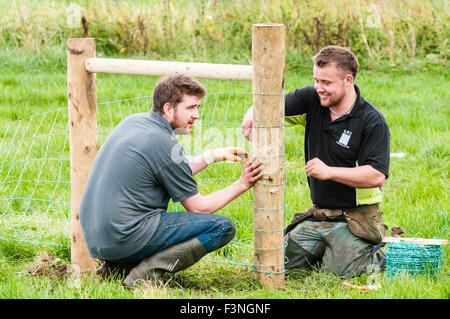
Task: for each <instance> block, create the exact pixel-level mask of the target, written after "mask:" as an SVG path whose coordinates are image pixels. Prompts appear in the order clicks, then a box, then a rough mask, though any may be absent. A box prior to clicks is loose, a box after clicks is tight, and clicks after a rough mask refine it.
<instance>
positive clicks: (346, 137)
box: [336, 130, 352, 148]
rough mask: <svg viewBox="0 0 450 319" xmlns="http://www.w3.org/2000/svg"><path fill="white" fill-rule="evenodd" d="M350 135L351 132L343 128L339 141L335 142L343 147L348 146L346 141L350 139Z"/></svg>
mask: <svg viewBox="0 0 450 319" xmlns="http://www.w3.org/2000/svg"><path fill="white" fill-rule="evenodd" d="M351 136H352V132H351V131H349V130H344V132H343V133H342V135H341V138H340V139H339V141H336V143H338V144H339V145H341V146H343V147H345V148H349V146H348V141H349V140H350V137H351Z"/></svg>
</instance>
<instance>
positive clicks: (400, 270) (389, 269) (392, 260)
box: [386, 212, 447, 278]
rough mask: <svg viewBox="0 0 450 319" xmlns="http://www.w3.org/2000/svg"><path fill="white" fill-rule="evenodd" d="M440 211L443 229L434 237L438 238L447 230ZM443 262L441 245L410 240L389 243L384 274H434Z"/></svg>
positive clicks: (389, 275) (392, 275) (391, 275)
mask: <svg viewBox="0 0 450 319" xmlns="http://www.w3.org/2000/svg"><path fill="white" fill-rule="evenodd" d="M440 213H441V215H442V217H443V218H444V222H445V229H444V230H443V231H442V232H441V234H440V235H439V236H436V237H434V238H439V237H440V236H441V235H442V234H443V233H444V232H445V231H446V230H447V221H446V220H445V216H444V214H442V212H440ZM443 263H444V253H443V248H442V246H439V245H421V244H417V243H410V242H398V243H390V244H389V246H388V249H387V251H386V276H387V277H390V278H392V277H395V276H397V275H400V274H405V273H408V274H411V275H419V274H428V275H435V274H436V273H437V272H438V271H439V269H440V267H441V266H442V265H443Z"/></svg>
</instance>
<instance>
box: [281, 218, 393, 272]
mask: <svg viewBox="0 0 450 319" xmlns="http://www.w3.org/2000/svg"><path fill="white" fill-rule="evenodd" d="M374 246H375V245H374V244H372V243H370V242H368V241H366V240H364V239H361V238H359V237H356V236H355V235H353V234H352V233H351V232H350V231H349V229H348V226H347V223H346V222H345V221H342V222H340V221H339V222H338V221H333V222H329V221H311V220H305V221H303V222H301V223H299V224H298V225H297V226H295V228H293V229H292V230H291V231H289V232H288V233H287V234H286V236H285V256H286V257H287V263H286V265H285V268H286V270H291V269H298V268H306V269H309V268H312V267H313V266H321V267H322V268H324V269H325V270H327V271H328V272H332V273H335V274H336V275H338V276H341V277H345V278H351V277H355V276H360V275H362V274H364V273H370V272H372V271H373V270H374V269H375V268H376V266H377V265H378V264H379V263H380V261H381V259H382V257H383V256H384V253H383V252H382V250H381V249H378V250H377V251H376V252H375V253H374V254H371V251H372V250H373V248H374Z"/></svg>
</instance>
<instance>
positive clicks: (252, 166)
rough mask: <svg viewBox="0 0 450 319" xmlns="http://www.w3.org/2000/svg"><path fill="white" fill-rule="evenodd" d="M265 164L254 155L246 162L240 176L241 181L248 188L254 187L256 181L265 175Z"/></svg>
mask: <svg viewBox="0 0 450 319" xmlns="http://www.w3.org/2000/svg"><path fill="white" fill-rule="evenodd" d="M263 169H264V166H262V163H261V162H259V161H257V160H256V156H255V155H252V156H251V157H250V158H249V159H248V161H247V163H245V165H244V167H243V168H242V173H241V176H240V177H239V182H241V183H242V184H243V185H245V187H247V189H250V188H252V187H253V186H254V185H255V183H256V182H257V181H258V179H260V178H261V177H262V176H263V173H262V170H263Z"/></svg>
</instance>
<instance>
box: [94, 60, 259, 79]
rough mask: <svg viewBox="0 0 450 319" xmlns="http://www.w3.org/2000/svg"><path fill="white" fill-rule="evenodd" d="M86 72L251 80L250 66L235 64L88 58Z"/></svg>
mask: <svg viewBox="0 0 450 319" xmlns="http://www.w3.org/2000/svg"><path fill="white" fill-rule="evenodd" d="M86 70H87V71H88V72H91V73H110V74H128V75H151V76H165V75H170V74H186V75H190V76H192V77H194V78H202V79H216V80H237V81H251V80H252V66H251V65H236V64H212V63H193V62H192V63H190V62H168V61H148V60H128V59H103V58H90V59H87V60H86Z"/></svg>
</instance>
